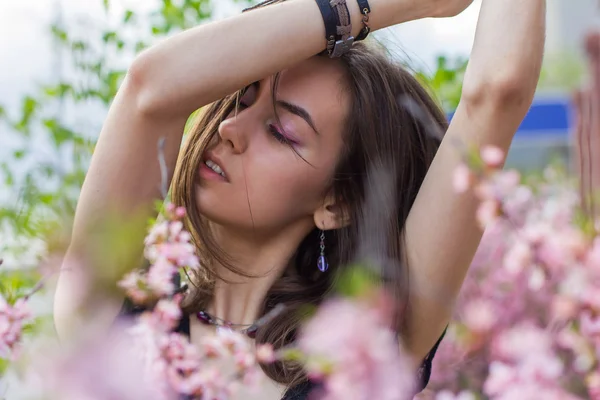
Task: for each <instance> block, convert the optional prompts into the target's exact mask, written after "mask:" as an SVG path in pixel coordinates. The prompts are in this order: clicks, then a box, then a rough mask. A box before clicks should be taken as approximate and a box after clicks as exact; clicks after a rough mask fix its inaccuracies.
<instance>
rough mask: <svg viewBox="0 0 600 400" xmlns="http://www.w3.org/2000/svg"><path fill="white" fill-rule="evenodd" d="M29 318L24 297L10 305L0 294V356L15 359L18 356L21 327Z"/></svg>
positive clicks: (29, 314)
mask: <svg viewBox="0 0 600 400" xmlns="http://www.w3.org/2000/svg"><path fill="white" fill-rule="evenodd" d="M30 319H31V313H30V311H29V308H28V306H27V303H26V301H25V299H18V300H17V301H16V302H15V304H14V305H10V304H8V302H7V301H6V299H5V298H4V297H3V296H2V294H0V358H4V359H15V358H16V357H17V356H18V345H19V344H20V341H21V336H22V334H23V327H24V325H25V323H26V322H28V321H29V320H30Z"/></svg>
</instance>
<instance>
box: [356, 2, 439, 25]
mask: <svg viewBox="0 0 600 400" xmlns="http://www.w3.org/2000/svg"><path fill="white" fill-rule="evenodd" d="M347 1H348V4H349V5H350V3H354V4H352V5H353V9H352V11H351V12H352V21H353V25H355V24H354V21H355V18H358V20H357V25H358V26H362V24H361V23H360V21H361V19H360V18H361V15H360V12H359V9H358V4H357V2H356V0H347ZM369 3H370V5H371V14H370V20H369V24H370V25H371V27H372V29H373V30H377V29H383V28H387V27H388V26H393V25H397V24H401V23H403V22H409V21H414V20H418V19H422V18H426V17H431V16H433V15H434V12H433V11H434V10H433V9H432V7H431V6H429V5H427V3H429V2H427V1H423V0H369ZM355 13H356V14H357V15H358V17H355ZM359 30H360V29H359ZM353 31H354V28H353Z"/></svg>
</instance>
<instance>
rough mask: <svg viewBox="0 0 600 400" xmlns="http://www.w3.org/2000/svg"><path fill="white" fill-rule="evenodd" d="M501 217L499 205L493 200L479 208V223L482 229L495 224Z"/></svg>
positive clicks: (483, 203) (487, 201)
mask: <svg viewBox="0 0 600 400" xmlns="http://www.w3.org/2000/svg"><path fill="white" fill-rule="evenodd" d="M499 215H500V208H499V204H498V203H497V202H496V201H493V200H486V201H483V202H481V204H479V207H477V221H478V222H479V224H480V225H481V226H482V227H486V226H487V225H489V224H491V223H493V222H494V221H495V220H496V218H498V216H499Z"/></svg>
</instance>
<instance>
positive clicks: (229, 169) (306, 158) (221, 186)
mask: <svg viewBox="0 0 600 400" xmlns="http://www.w3.org/2000/svg"><path fill="white" fill-rule="evenodd" d="M343 79H344V75H343V67H342V65H341V64H340V63H339V61H334V60H331V59H326V58H323V57H313V58H311V59H309V60H306V61H304V62H302V63H300V64H298V65H297V66H295V67H294V68H291V69H289V70H285V71H283V72H282V73H281V77H280V81H279V84H278V90H277V104H276V108H277V113H278V115H279V122H280V123H278V121H277V118H276V116H275V113H274V108H273V102H272V83H273V79H272V78H268V79H264V80H262V81H260V82H257V83H255V84H254V85H252V86H251V87H250V88H249V89H248V90H247V91H246V93H245V94H244V95H243V96H242V97H241V99H240V108H239V109H238V112H237V115H235V113H232V114H231V115H229V116H228V117H227V119H225V120H224V121H223V122H222V123H221V124H220V126H219V132H218V133H219V135H218V141H216V142H215V144H214V145H211V146H209V148H208V150H207V151H206V153H205V154H204V155H203V158H202V162H201V164H200V166H199V184H198V187H197V193H196V198H197V205H198V207H199V210H200V212H201V213H202V214H203V215H204V216H205V217H207V218H208V219H209V220H211V221H213V222H216V223H218V224H221V225H224V226H228V227H232V228H237V229H241V230H244V231H246V230H248V231H249V232H254V233H257V234H260V233H273V232H279V231H282V230H286V229H289V228H292V229H293V227H294V226H296V227H299V228H300V229H302V230H308V229H310V228H312V226H313V225H314V223H315V222H314V221H315V219H317V220H318V219H319V218H321V217H322V215H321V214H320V212H319V211H318V210H322V209H323V207H324V204H325V199H326V195H327V192H328V189H329V187H330V184H331V179H332V177H333V173H334V169H335V166H336V162H337V160H338V156H339V154H340V152H341V149H342V144H343V132H342V129H343V126H344V124H343V122H344V121H345V119H346V116H347V112H348V109H349V102H348V98H347V97H348V96H347V94H346V93H344V91H343V84H342V82H343ZM215 164H216V165H217V166H218V167H215ZM211 167H212V169H211ZM219 168H220V169H221V170H222V171H223V173H222V174H219V173H216V172H214V171H213V169H217V171H219ZM219 172H220V171H219Z"/></svg>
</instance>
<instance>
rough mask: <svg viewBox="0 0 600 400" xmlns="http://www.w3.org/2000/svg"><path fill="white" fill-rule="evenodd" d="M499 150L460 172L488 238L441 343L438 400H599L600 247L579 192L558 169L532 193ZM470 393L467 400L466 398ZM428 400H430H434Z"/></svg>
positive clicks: (471, 160) (473, 158) (435, 379)
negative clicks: (466, 178) (477, 202)
mask: <svg viewBox="0 0 600 400" xmlns="http://www.w3.org/2000/svg"><path fill="white" fill-rule="evenodd" d="M499 165H500V157H499V154H498V153H497V152H495V151H487V152H483V151H482V152H481V154H479V156H477V155H473V154H471V155H469V156H467V157H466V162H465V164H464V165H462V166H461V167H460V168H459V170H458V171H457V172H456V175H457V176H458V177H459V178H460V177H461V176H462V177H464V176H465V173H466V172H465V170H464V169H465V166H467V167H468V168H469V170H470V173H471V178H470V180H469V185H468V187H465V186H466V185H464V178H460V179H458V178H457V179H456V180H457V181H458V183H459V184H458V185H455V187H456V189H457V190H459V191H461V192H464V191H466V190H469V189H470V190H472V191H473V193H474V194H475V196H477V197H478V198H479V200H480V201H481V205H480V208H479V210H478V213H477V215H478V220H479V223H480V224H481V225H482V227H484V228H485V229H486V230H485V234H484V238H483V240H482V243H481V245H480V247H479V249H478V252H477V255H476V257H475V260H474V261H473V264H472V266H471V269H470V271H469V275H468V276H467V279H466V281H465V283H464V285H463V288H462V291H461V295H460V298H459V301H458V305H457V310H456V321H455V322H454V323H453V324H452V326H451V328H450V329H449V332H448V335H447V337H446V339H445V340H444V341H443V342H442V345H441V346H440V349H439V351H438V355H437V356H436V362H435V363H434V370H433V375H432V384H431V385H430V386H431V387H432V389H434V391H438V394H437V396H434V395H432V394H431V392H430V396H433V397H431V398H436V399H446V398H448V399H451V398H454V397H451V396H455V394H456V396H457V397H455V398H460V396H463V397H464V396H470V394H471V393H472V394H476V396H477V397H476V398H485V399H511V400H512V399H516V400H521V399H523V400H529V399H557V400H558V399H560V400H562V399H565V400H570V399H600V391H599V388H600V384H599V383H600V380H599V379H598V377H599V376H598V370H599V369H600V318H599V317H600V295H599V293H600V257H598V254H600V252H599V251H600V248H599V247H598V246H599V239H598V238H596V237H595V233H594V231H593V230H591V229H589V227H590V226H594V221H590V220H589V219H588V218H586V217H585V216H584V214H583V213H582V211H581V210H580V208H579V205H580V201H579V196H578V195H577V190H576V189H575V187H573V186H571V185H570V184H569V182H568V181H567V180H566V179H565V178H561V176H560V174H557V173H556V171H555V170H553V169H548V170H546V171H545V175H544V177H543V178H542V179H541V180H540V181H539V182H537V183H536V184H535V186H533V187H530V186H526V185H524V184H523V183H522V179H521V177H520V176H519V174H518V173H517V172H516V171H500V170H498V168H497V166H499ZM465 393H469V395H467V394H465ZM421 398H428V397H427V395H424V396H422V397H421Z"/></svg>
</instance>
